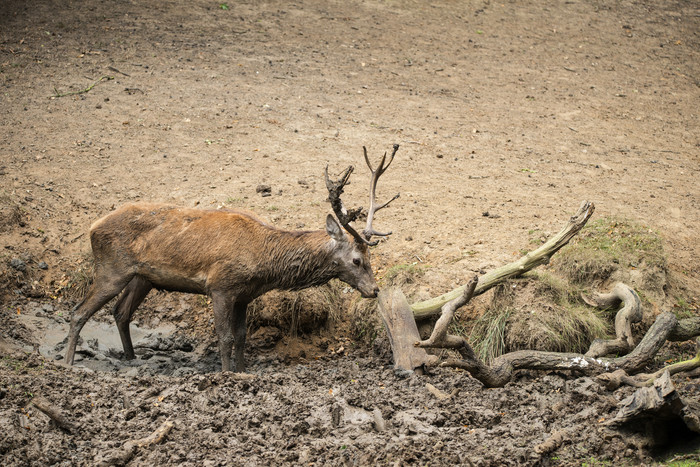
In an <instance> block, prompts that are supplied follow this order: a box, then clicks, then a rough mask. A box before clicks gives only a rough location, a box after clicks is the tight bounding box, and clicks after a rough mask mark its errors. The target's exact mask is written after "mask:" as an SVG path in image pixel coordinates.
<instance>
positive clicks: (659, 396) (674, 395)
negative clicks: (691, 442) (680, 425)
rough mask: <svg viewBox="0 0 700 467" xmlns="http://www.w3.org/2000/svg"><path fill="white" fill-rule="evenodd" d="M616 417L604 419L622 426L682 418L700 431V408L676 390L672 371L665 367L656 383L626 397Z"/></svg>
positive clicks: (691, 427)
mask: <svg viewBox="0 0 700 467" xmlns="http://www.w3.org/2000/svg"><path fill="white" fill-rule="evenodd" d="M619 408H620V410H619V411H618V413H617V415H616V416H615V418H613V419H612V420H610V421H608V422H605V424H606V425H609V426H621V425H625V424H629V423H635V424H638V422H639V421H645V420H646V421H651V422H652V423H653V424H655V425H656V424H659V423H660V422H663V421H666V420H672V419H674V418H680V419H681V420H682V421H683V422H684V423H685V425H686V426H687V427H688V429H690V430H691V431H694V432H695V433H700V411H699V410H698V409H699V407H698V406H697V404H688V403H686V401H684V400H683V399H682V398H681V397H680V395H679V394H678V392H677V391H676V388H675V386H674V385H673V382H672V381H671V375H670V374H669V372H668V371H665V372H664V373H663V374H662V376H661V377H659V378H657V379H656V380H655V381H654V384H653V386H651V387H644V388H639V389H637V390H636V391H635V392H634V394H632V395H631V396H629V397H627V398H625V399H623V400H622V401H621V402H620V404H619Z"/></svg>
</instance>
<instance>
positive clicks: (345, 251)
mask: <svg viewBox="0 0 700 467" xmlns="http://www.w3.org/2000/svg"><path fill="white" fill-rule="evenodd" d="M362 150H363V151H364V156H365V162H366V163H367V167H369V170H370V173H371V174H372V176H371V178H370V186H369V210H368V212H367V224H366V226H365V228H364V229H363V230H362V233H358V232H357V230H355V228H354V227H353V226H352V225H351V224H350V223H351V222H353V221H355V220H356V219H357V218H358V217H359V216H360V215H361V214H362V208H361V207H360V208H356V209H351V210H347V209H345V206H344V205H343V201H342V200H341V198H340V195H341V194H342V193H343V188H344V187H345V185H347V183H348V181H349V180H350V175H351V174H352V172H353V170H354V169H355V168H354V167H353V166H349V167H348V168H347V169H345V170H344V171H343V172H342V173H341V175H340V177H339V179H338V180H336V181H333V180H331V179H330V177H329V176H328V166H326V171H325V176H326V187H327V188H328V199H329V201H330V203H331V207H332V208H333V212H335V215H336V216H337V218H338V221H340V223H338V221H336V220H335V218H334V217H333V216H332V215H330V214H329V215H328V218H327V219H326V231H327V232H328V234H329V235H330V236H331V238H333V239H334V240H335V241H336V242H337V243H338V245H339V246H341V247H340V248H339V249H338V251H337V255H336V256H337V258H336V259H334V261H337V267H338V278H339V279H340V280H342V281H343V282H345V283H347V284H350V285H352V286H353V287H355V288H357V290H359V291H360V293H361V294H362V296H363V297H366V298H367V297H376V296H377V293H378V291H379V289H378V288H377V284H376V282H375V280H374V274H373V273H372V267H371V265H370V255H369V247H370V246H375V245H377V244H378V243H379V240H374V241H372V237H373V236H378V237H386V236H388V235H391V232H387V233H382V232H378V231H376V230H374V228H373V227H372V222H373V220H374V214H375V213H376V212H377V211H379V210H380V209H383V208H385V207H386V206H388V205H389V203H391V202H392V201H394V200H395V199H396V198H398V197H399V194H396V195H395V196H394V197H393V198H391V199H390V200H389V201H387V202H385V203H383V204H377V203H376V191H377V181H378V180H379V177H381V176H382V174H383V173H384V172H385V171H386V169H388V168H389V166H390V165H391V163H392V161H393V160H394V156H395V155H396V152H397V151H398V150H399V145H398V144H395V145H394V148H393V152H392V153H391V156H389V159H388V160H387V154H386V152H385V153H384V156H382V159H381V161H380V162H379V166H378V167H377V169H376V170H375V169H373V168H372V164H371V163H370V161H369V157H368V156H367V148H365V147H364V146H363V147H362ZM341 226H342V227H343V228H344V229H345V230H346V231H347V232H348V233H349V234H350V236H351V237H352V239H353V241H350V239H348V237H347V235H345V234H344V233H343V231H342V229H341Z"/></svg>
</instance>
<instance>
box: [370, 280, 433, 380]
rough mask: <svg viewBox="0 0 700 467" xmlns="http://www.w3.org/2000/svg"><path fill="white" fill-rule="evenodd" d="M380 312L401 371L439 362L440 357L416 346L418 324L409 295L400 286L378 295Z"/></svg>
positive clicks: (418, 338)
mask: <svg viewBox="0 0 700 467" xmlns="http://www.w3.org/2000/svg"><path fill="white" fill-rule="evenodd" d="M377 303H378V304H379V312H380V314H381V316H382V320H384V324H385V325H386V329H387V333H388V335H389V343H390V344H391V351H392V353H393V355H394V365H395V367H396V368H397V369H400V370H409V371H413V370H415V369H417V368H423V367H424V366H433V365H436V364H437V362H438V360H439V358H438V357H437V356H435V355H429V354H428V353H427V352H426V351H425V349H422V348H420V347H416V346H415V343H416V342H418V341H420V340H421V339H420V334H419V333H418V326H417V325H416V321H415V319H414V318H413V310H411V306H410V305H409V304H408V301H407V300H406V296H405V295H404V294H403V292H401V290H399V289H397V288H393V287H392V288H390V289H388V290H382V291H381V292H379V296H378V297H377Z"/></svg>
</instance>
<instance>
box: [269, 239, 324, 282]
mask: <svg viewBox="0 0 700 467" xmlns="http://www.w3.org/2000/svg"><path fill="white" fill-rule="evenodd" d="M268 245H269V247H270V250H271V251H270V256H269V257H270V258H271V264H270V268H269V270H268V271H267V276H268V277H267V279H268V280H267V282H268V283H269V284H270V286H271V288H275V289H284V290H300V289H305V288H307V287H313V286H317V285H322V284H325V283H326V282H328V281H329V280H331V279H333V278H334V277H335V275H336V271H335V267H334V265H333V260H332V247H331V240H330V239H329V237H328V234H327V233H326V232H325V231H323V230H319V231H312V232H299V231H296V232H295V231H289V232H288V231H278V232H277V233H276V235H274V236H273V238H271V241H270V242H269V243H268Z"/></svg>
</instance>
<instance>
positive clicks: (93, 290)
mask: <svg viewBox="0 0 700 467" xmlns="http://www.w3.org/2000/svg"><path fill="white" fill-rule="evenodd" d="M130 280H131V276H119V275H110V274H104V273H102V274H100V273H99V272H96V274H95V281H94V282H93V284H92V286H91V287H90V290H89V291H88V293H87V295H86V296H85V298H84V299H83V301H82V302H80V303H79V304H78V305H77V306H76V307H75V308H74V309H73V317H72V319H71V323H70V330H69V331H68V345H67V346H66V363H68V364H69V365H72V364H73V358H74V357H75V347H76V345H77V344H78V336H79V335H80V331H81V330H82V329H83V326H85V323H87V322H88V320H89V319H90V318H91V317H92V315H94V314H95V312H96V311H97V310H99V309H100V308H102V307H103V306H104V305H105V304H106V303H107V302H108V301H110V300H111V299H113V298H114V297H116V296H117V294H118V293H119V292H121V291H122V289H123V288H124V287H125V286H126V284H128V283H129V281H130Z"/></svg>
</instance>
